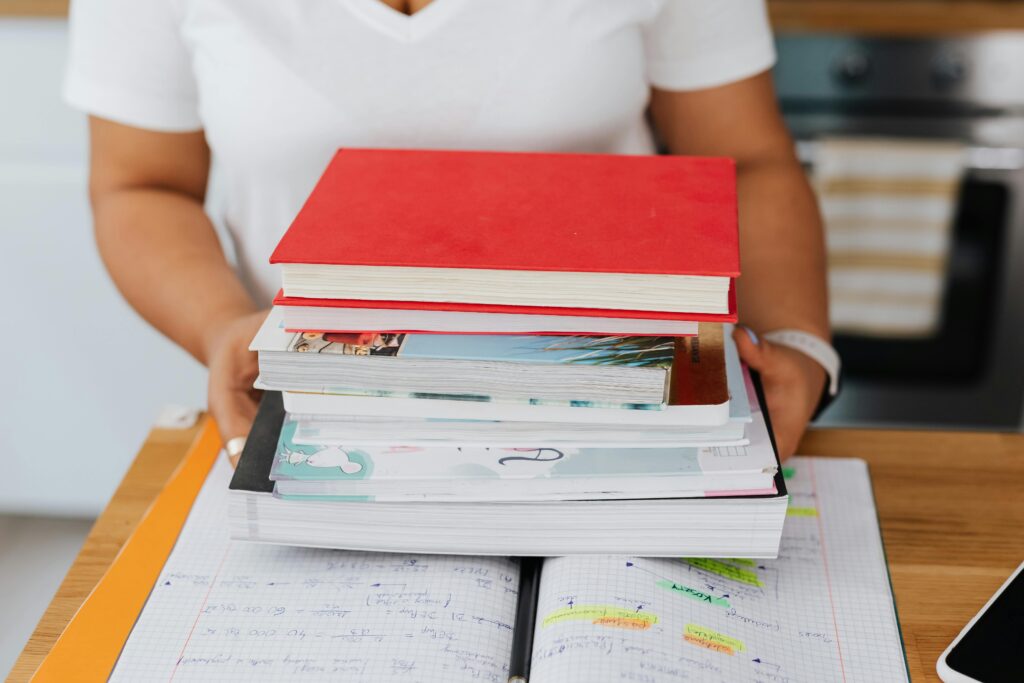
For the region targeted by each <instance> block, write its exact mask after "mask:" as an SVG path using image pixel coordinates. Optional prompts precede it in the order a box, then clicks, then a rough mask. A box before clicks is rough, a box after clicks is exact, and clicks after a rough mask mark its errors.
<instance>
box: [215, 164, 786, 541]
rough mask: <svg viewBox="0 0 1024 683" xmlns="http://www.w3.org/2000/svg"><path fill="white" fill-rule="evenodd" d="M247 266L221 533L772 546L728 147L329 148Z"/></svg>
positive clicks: (775, 530)
mask: <svg viewBox="0 0 1024 683" xmlns="http://www.w3.org/2000/svg"><path fill="white" fill-rule="evenodd" d="M271 260H272V262H274V263H279V264H282V281H283V282H282V285H283V286H282V290H281V292H280V293H279V295H278V296H277V298H276V299H275V302H274V303H275V305H274V308H273V309H272V310H271V312H270V314H269V315H268V316H267V319H266V321H265V323H264V324H263V326H262V328H261V329H260V331H259V333H258V334H257V336H256V337H255V339H254V340H253V342H252V346H251V348H252V349H253V350H255V351H257V352H258V355H259V369H260V376H259V380H258V382H257V387H258V388H260V389H264V390H265V394H264V400H263V402H262V404H261V407H260V410H259V414H258V416H257V418H256V423H255V425H254V427H253V430H252V432H251V433H250V436H249V438H248V440H247V443H246V448H245V450H244V452H243V454H242V459H241V462H240V463H239V466H238V469H237V471H236V474H235V477H234V479H233V481H232V485H231V486H232V504H231V507H230V514H229V516H230V519H231V525H232V534H233V536H234V537H236V538H241V539H248V540H254V541H264V542H272V543H286V544H291V545H308V546H322V547H336V548H349V549H360V550H378V551H401V552H430V553H444V554H474V555H479V554H501V555H566V554H585V553H600V554H606V553H609V552H615V553H626V554H635V555H646V556H685V555H690V556H705V557H712V556H725V557H734V556H747V557H774V556H775V555H776V554H777V552H778V546H779V539H780V536H781V531H782V523H783V520H784V518H785V511H786V504H787V496H786V491H785V485H784V482H783V478H782V477H781V476H780V475H779V467H778V459H777V456H776V453H775V449H774V445H773V441H772V436H771V430H770V424H769V422H768V419H767V416H766V415H765V413H764V411H762V409H761V404H762V401H761V397H760V394H759V389H758V387H757V383H756V378H753V377H751V376H750V374H749V373H748V372H747V371H746V369H745V368H744V367H743V366H742V365H741V364H740V361H739V358H738V354H737V352H736V349H735V347H734V346H733V343H732V340H731V337H730V336H729V335H728V334H727V333H726V331H725V330H724V329H723V326H724V325H726V324H727V323H729V322H732V321H734V320H735V316H736V310H735V297H734V294H733V291H734V281H735V278H736V277H738V275H739V255H738V239H737V230H736V193H735V179H734V169H733V166H732V163H731V162H730V161H728V160H724V159H705V158H681V157H628V156H604V155H559V154H514V153H490V152H487V153H484V152H425V151H397V150H355V149H351V150H343V151H341V152H339V153H338V154H337V155H336V156H335V158H334V159H333V161H332V162H331V164H330V166H329V167H328V169H327V171H326V172H325V174H324V176H323V177H322V178H321V180H320V182H319V183H318V185H317V186H316V188H315V189H314V191H313V193H312V194H311V196H310V198H309V199H308V201H307V202H306V204H305V206H304V207H303V208H302V210H301V211H300V212H299V214H298V216H297V217H296V219H295V221H294V222H293V224H292V225H291V227H290V228H289V229H288V231H287V233H286V234H285V235H284V237H283V238H282V239H281V241H280V243H279V245H278V247H277V249H276V250H275V252H274V255H273V257H272V259H271Z"/></svg>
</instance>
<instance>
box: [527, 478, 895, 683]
mask: <svg viewBox="0 0 1024 683" xmlns="http://www.w3.org/2000/svg"><path fill="white" fill-rule="evenodd" d="M788 467H789V469H790V470H791V471H790V476H789V479H788V480H787V482H786V483H787V486H788V487H789V489H790V492H791V494H792V497H793V500H794V503H793V504H794V508H795V509H797V510H814V511H815V513H816V514H814V515H810V514H807V515H796V516H790V517H789V518H788V519H787V521H786V528H785V531H784V533H783V540H782V547H781V550H780V554H779V558H778V559H777V560H771V561H767V560H756V561H755V560H745V559H707V558H686V559H684V560H668V559H644V558H633V557H615V556H609V557H599V558H574V557H563V558H554V559H550V560H548V561H547V562H546V563H545V567H544V581H543V582H542V586H541V605H542V609H541V613H542V615H552V614H565V613H566V612H567V611H568V610H571V609H574V608H575V607H576V606H580V605H602V606H604V608H605V609H610V608H611V607H617V608H618V609H619V610H621V612H622V613H623V614H625V613H629V612H633V613H650V614H657V615H658V620H657V621H656V622H652V623H651V625H650V627H649V628H646V629H643V630H632V631H631V630H624V629H623V630H610V629H607V628H602V627H601V626H600V625H598V624H595V623H593V622H592V621H589V620H586V619H580V620H575V621H569V620H565V619H558V620H551V621H547V622H546V626H543V627H539V628H538V630H537V635H536V640H535V643H534V665H533V677H532V679H531V680H533V681H539V682H541V683H543V682H545V681H566V682H570V683H572V682H575V681H590V680H594V681H597V680H601V681H606V680H607V681H612V680H614V681H642V682H643V683H675V682H677V681H694V680H700V681H712V682H715V683H725V682H729V683H755V682H762V683H767V682H769V681H770V682H772V683H796V682H797V681H814V682H815V683H819V682H820V683H824V682H828V681H905V680H907V674H906V667H905V664H904V659H903V652H902V648H901V646H900V638H899V631H898V627H897V624H896V618H895V612H894V609H893V603H892V599H891V593H890V589H889V585H888V575H887V573H886V568H885V561H884V556H883V553H882V547H881V540H880V537H879V533H878V526H877V521H876V518H875V510H874V504H873V500H872V496H871V490H870V482H869V480H868V478H867V472H866V469H865V467H864V464H863V463H862V462H860V461H856V460H822V459H813V460H812V459H808V458H794V459H793V460H792V461H791V462H790V464H788ZM543 619H544V618H543V617H541V620H543Z"/></svg>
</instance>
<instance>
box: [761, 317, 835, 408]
mask: <svg viewBox="0 0 1024 683" xmlns="http://www.w3.org/2000/svg"><path fill="white" fill-rule="evenodd" d="M761 337H762V338H763V339H767V340H768V341H770V342H772V343H773V344H778V345H780V346H787V347H789V348H791V349H795V350H797V351H799V352H800V353H802V354H804V355H805V356H808V357H810V358H812V359H814V361H816V362H817V363H818V365H820V366H821V367H823V368H824V369H825V373H826V374H827V375H828V385H827V390H828V395H829V396H835V395H836V394H837V393H839V372H840V370H841V368H842V363H841V361H840V359H839V354H838V353H836V350H835V349H834V348H832V345H831V344H829V343H828V342H827V341H825V340H824V339H822V338H821V337H818V336H816V335H813V334H810V333H809V332H804V331H802V330H794V329H788V328H787V329H782V330H772V331H771V332H764V333H763V334H761Z"/></svg>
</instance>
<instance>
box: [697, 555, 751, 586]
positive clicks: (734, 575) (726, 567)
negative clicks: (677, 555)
mask: <svg viewBox="0 0 1024 683" xmlns="http://www.w3.org/2000/svg"><path fill="white" fill-rule="evenodd" d="M685 562H686V563H687V564H689V565H690V566H691V567H695V568H696V569H703V570H704V571H706V572H711V573H712V574H717V575H718V576H721V577H722V578H724V579H732V580H733V581H739V582H740V583H745V584H747V585H748V586H757V587H758V588H762V587H764V582H763V581H761V579H759V578H757V573H756V572H753V571H751V570H749V569H741V568H740V567H734V566H732V565H731V564H726V563H725V562H720V561H719V560H711V559H708V558H705V557H691V558H689V559H687V560H685Z"/></svg>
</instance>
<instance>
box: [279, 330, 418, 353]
mask: <svg viewBox="0 0 1024 683" xmlns="http://www.w3.org/2000/svg"><path fill="white" fill-rule="evenodd" d="M404 341H405V335H404V334H385V333H382V332H350V333H345V332H299V333H298V334H296V335H295V336H294V337H293V338H292V341H291V343H290V344H288V350H289V351H298V352H299V353H335V354H338V355H342V356H397V355H398V351H399V349H401V348H402V342H404Z"/></svg>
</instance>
